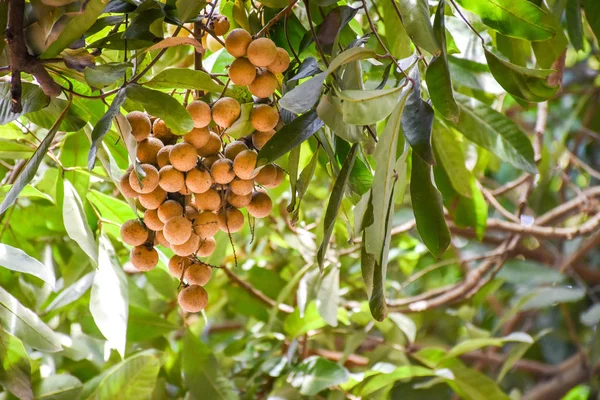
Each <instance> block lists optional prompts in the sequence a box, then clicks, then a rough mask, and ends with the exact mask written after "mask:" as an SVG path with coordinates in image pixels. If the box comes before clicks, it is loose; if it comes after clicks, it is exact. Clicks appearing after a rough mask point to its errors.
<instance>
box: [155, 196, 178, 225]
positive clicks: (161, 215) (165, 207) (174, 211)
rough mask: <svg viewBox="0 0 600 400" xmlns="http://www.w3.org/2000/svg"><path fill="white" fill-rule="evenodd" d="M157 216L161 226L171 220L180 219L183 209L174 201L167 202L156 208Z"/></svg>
mask: <svg viewBox="0 0 600 400" xmlns="http://www.w3.org/2000/svg"><path fill="white" fill-rule="evenodd" d="M157 215H158V219H159V220H161V222H162V223H163V224H166V223H167V222H168V221H169V220H170V219H171V218H175V217H181V216H182V215H183V207H182V206H181V204H179V202H177V201H175V200H167V201H165V202H164V203H162V204H161V205H160V207H158V210H157ZM163 229H164V228H163Z"/></svg>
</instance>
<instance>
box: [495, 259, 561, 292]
mask: <svg viewBox="0 0 600 400" xmlns="http://www.w3.org/2000/svg"><path fill="white" fill-rule="evenodd" d="M497 276H498V278H499V279H502V280H504V281H506V282H508V283H512V284H514V285H528V286H530V287H531V286H536V285H554V284H557V283H560V282H563V281H564V280H565V279H566V277H565V275H564V274H561V273H560V272H559V271H557V270H556V269H553V268H551V267H549V266H547V265H545V264H541V263H537V262H535V261H531V260H519V259H512V260H508V261H506V262H505V263H504V265H503V266H502V269H501V270H500V272H498V275H497Z"/></svg>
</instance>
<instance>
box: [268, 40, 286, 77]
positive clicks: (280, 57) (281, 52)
mask: <svg viewBox="0 0 600 400" xmlns="http://www.w3.org/2000/svg"><path fill="white" fill-rule="evenodd" d="M289 66H290V55H289V54H288V52H287V51H286V50H285V49H282V48H281V47H278V48H277V57H275V60H273V62H272V63H271V64H269V65H267V69H268V70H269V71H270V72H272V73H274V74H282V73H284V72H285V70H287V69H288V67H289Z"/></svg>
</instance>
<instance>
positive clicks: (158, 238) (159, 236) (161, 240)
mask: <svg viewBox="0 0 600 400" xmlns="http://www.w3.org/2000/svg"><path fill="white" fill-rule="evenodd" d="M154 241H155V242H157V243H158V244H160V245H161V246H162V247H164V248H165V249H170V248H171V243H169V241H168V240H167V238H165V234H164V233H163V231H156V232H155V235H154Z"/></svg>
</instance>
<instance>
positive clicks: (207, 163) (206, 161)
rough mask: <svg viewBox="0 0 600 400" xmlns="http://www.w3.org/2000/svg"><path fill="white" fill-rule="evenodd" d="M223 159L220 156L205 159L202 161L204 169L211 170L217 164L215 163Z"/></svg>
mask: <svg viewBox="0 0 600 400" xmlns="http://www.w3.org/2000/svg"><path fill="white" fill-rule="evenodd" d="M220 159H221V157H219V156H218V155H216V154H215V155H213V156H209V157H205V158H204V159H203V160H202V165H203V166H204V168H207V169H210V167H212V165H213V164H214V163H215V161H217V160H220Z"/></svg>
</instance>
